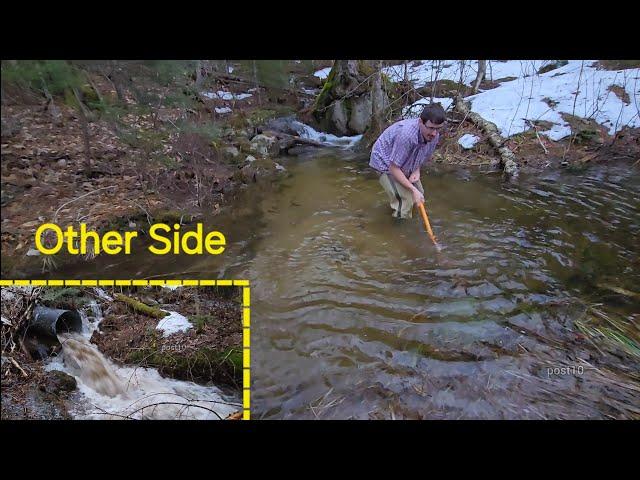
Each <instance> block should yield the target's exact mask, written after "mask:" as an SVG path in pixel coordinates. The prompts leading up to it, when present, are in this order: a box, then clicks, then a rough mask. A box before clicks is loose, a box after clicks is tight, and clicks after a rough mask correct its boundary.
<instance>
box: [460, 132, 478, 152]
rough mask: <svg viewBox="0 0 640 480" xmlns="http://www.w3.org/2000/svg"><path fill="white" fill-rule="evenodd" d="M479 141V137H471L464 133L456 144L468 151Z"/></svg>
mask: <svg viewBox="0 0 640 480" xmlns="http://www.w3.org/2000/svg"><path fill="white" fill-rule="evenodd" d="M479 140H480V138H479V137H477V136H475V135H471V134H469V133H465V134H464V135H463V136H461V137H460V138H459V139H458V143H459V144H460V146H461V147H462V148H465V149H470V148H473V147H474V146H475V144H476V143H478V141H479Z"/></svg>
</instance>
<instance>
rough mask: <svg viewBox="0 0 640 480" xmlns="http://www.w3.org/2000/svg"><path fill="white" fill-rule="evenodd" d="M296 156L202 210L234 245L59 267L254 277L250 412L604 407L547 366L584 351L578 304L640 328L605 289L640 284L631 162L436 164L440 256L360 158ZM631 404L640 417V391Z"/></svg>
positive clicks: (383, 414) (549, 412) (86, 274)
mask: <svg viewBox="0 0 640 480" xmlns="http://www.w3.org/2000/svg"><path fill="white" fill-rule="evenodd" d="M285 166H286V168H287V170H288V173H289V175H288V176H287V178H285V179H284V180H283V181H281V182H280V183H278V184H277V186H275V187H270V188H265V189H263V190H261V189H260V188H258V187H256V188H251V189H249V190H248V191H247V192H246V194H245V195H244V196H242V197H241V198H240V199H239V200H238V202H236V204H235V206H234V207H233V209H232V210H230V211H229V212H227V213H225V214H221V215H218V216H216V217H213V218H210V219H207V220H206V222H205V227H209V228H211V229H213V228H215V229H218V230H220V231H222V232H224V233H225V235H226V237H227V241H228V244H229V247H228V249H227V251H226V252H225V253H224V254H223V255H218V256H206V255H205V256H189V257H174V256H166V257H163V259H162V261H161V262H160V261H158V257H155V256H152V255H150V254H149V253H148V252H147V251H146V250H143V249H140V254H139V255H136V256H131V257H130V258H123V257H115V260H114V257H111V258H106V257H104V256H100V257H98V258H97V259H96V260H95V261H94V262H93V263H81V264H78V265H76V266H73V267H72V268H68V269H65V270H64V271H62V272H56V275H57V276H58V277H59V278H65V277H67V278H96V273H95V272H96V271H100V272H101V275H100V278H112V277H114V276H117V277H118V278H129V277H131V278H144V277H146V276H150V275H158V274H178V273H180V272H188V273H187V274H183V275H178V276H177V278H180V277H182V278H243V279H244V278H246V279H249V280H250V281H251V305H252V315H251V318H252V343H251V345H252V365H251V366H252V382H253V383H252V412H253V413H252V416H253V418H576V417H578V418H586V417H588V418H601V417H605V414H606V412H605V411H604V410H603V408H604V407H602V405H601V404H600V400H598V398H602V395H608V393H607V391H606V389H605V388H604V387H601V386H599V384H598V383H597V382H596V380H595V377H593V376H589V375H587V374H584V375H582V376H580V375H578V374H567V375H557V376H554V377H553V378H551V376H550V375H549V373H548V370H544V369H542V367H541V365H566V364H567V362H574V365H573V366H575V362H578V361H582V360H584V361H585V362H589V361H590V357H589V355H588V354H587V353H585V352H586V351H587V350H584V351H581V350H580V348H579V344H578V347H576V346H575V345H573V346H572V347H571V348H572V349H573V350H572V351H569V347H567V346H565V345H563V344H562V343H559V342H558V341H556V340H554V339H555V338H563V336H566V334H567V332H570V331H573V330H575V328H574V327H573V322H574V321H576V320H577V319H578V318H580V316H581V315H583V314H584V309H582V308H581V307H580V306H581V305H585V304H587V305H593V304H597V305H598V308H600V309H601V310H602V311H604V312H608V313H609V314H611V315H613V314H615V315H617V316H618V317H619V318H623V319H624V320H625V321H626V322H629V325H631V328H635V329H636V330H637V328H638V322H639V321H640V318H639V316H638V313H640V304H639V303H638V301H637V298H636V299H634V298H633V297H626V296H624V295H619V294H616V293H615V292H614V291H611V290H610V289H609V290H607V287H603V286H602V285H605V286H606V285H613V286H614V287H615V288H624V289H627V290H631V291H638V285H640V262H639V258H640V237H639V233H640V173H639V171H638V169H637V168H635V169H634V168H632V167H631V166H630V165H628V164H624V165H609V166H593V167H591V168H589V169H587V170H585V171H583V172H580V173H570V172H557V171H556V172H548V173H542V174H538V175H528V176H527V175H523V176H522V178H521V179H520V180H519V182H518V183H517V184H505V183H503V182H502V181H501V178H500V177H499V175H492V174H481V173H468V172H466V173H465V172H458V173H444V172H436V171H434V172H431V173H429V174H425V175H424V176H423V184H424V186H425V190H426V198H427V202H428V203H427V210H428V213H429V217H430V219H431V224H432V227H433V229H434V231H435V234H436V235H437V236H438V238H439V240H440V241H441V243H442V245H443V247H444V248H443V250H442V251H441V252H440V253H438V252H436V250H435V248H434V247H433V245H431V243H430V241H429V238H428V237H427V235H426V234H425V232H424V227H423V225H422V224H421V220H420V218H419V216H418V215H416V216H415V218H414V219H412V220H409V221H396V220H394V219H392V218H391V216H390V209H389V206H388V204H387V203H386V197H385V195H384V193H383V191H382V188H381V187H380V185H379V183H378V181H377V176H375V175H374V174H373V173H372V172H370V171H369V169H368V168H367V162H366V160H365V159H359V158H353V157H351V158H349V157H344V156H342V157H337V156H334V155H333V154H327V155H326V156H316V157H314V158H307V159H298V160H292V161H289V162H287V163H285ZM103 257H104V258H103ZM96 264H97V265H98V267H96ZM115 272H117V275H116V273H115ZM584 342H585V345H586V342H587V341H586V340H584ZM576 349H577V350H576ZM542 358H544V359H545V360H544V362H546V363H544V362H543V361H542V360H541V359H542ZM554 362H555V363H554ZM587 365H588V364H587ZM589 392H590V393H592V394H593V395H592V396H589V395H588V393H589ZM621 395H622V394H621ZM599 396H600V397H599ZM579 398H584V400H582V401H579V400H578V399H579ZM623 400H625V399H624V398H620V397H617V398H616V401H623ZM626 401H627V402H631V403H632V404H635V405H636V407H638V409H639V410H638V411H639V412H640V404H639V403H640V401H639V400H638V397H637V396H636V398H635V399H633V398H632V399H631V400H629V398H627V399H626Z"/></svg>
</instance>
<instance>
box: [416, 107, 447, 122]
mask: <svg viewBox="0 0 640 480" xmlns="http://www.w3.org/2000/svg"><path fill="white" fill-rule="evenodd" d="M420 118H421V119H422V122H423V123H426V122H427V120H429V121H430V122H431V123H433V124H435V125H439V124H441V123H443V122H444V121H445V120H446V118H447V117H446V115H445V114H444V108H442V105H440V104H439V103H430V104H428V105H425V107H424V108H423V109H422V113H421V114H420Z"/></svg>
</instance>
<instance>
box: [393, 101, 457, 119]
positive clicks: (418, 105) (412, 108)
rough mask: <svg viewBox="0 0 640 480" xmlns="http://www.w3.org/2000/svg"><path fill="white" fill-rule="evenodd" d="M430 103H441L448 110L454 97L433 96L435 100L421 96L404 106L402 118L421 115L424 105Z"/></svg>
mask: <svg viewBox="0 0 640 480" xmlns="http://www.w3.org/2000/svg"><path fill="white" fill-rule="evenodd" d="M430 103H439V104H440V105H442V108H444V109H445V110H448V109H449V107H450V106H451V105H452V104H453V98H448V97H443V98H433V100H431V99H429V98H421V99H420V100H418V101H417V102H414V103H412V104H411V105H409V106H408V107H404V108H403V109H402V118H407V117H418V116H420V112H422V106H423V105H428V104H430Z"/></svg>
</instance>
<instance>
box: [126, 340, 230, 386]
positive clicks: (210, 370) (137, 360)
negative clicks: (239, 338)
mask: <svg viewBox="0 0 640 480" xmlns="http://www.w3.org/2000/svg"><path fill="white" fill-rule="evenodd" d="M126 362H127V363H134V364H137V365H140V366H145V367H154V368H157V369H158V370H159V371H160V372H162V373H164V374H167V375H171V376H173V377H176V378H181V379H189V380H193V379H199V380H215V381H221V382H224V383H227V384H239V383H240V382H241V379H242V350H241V349H239V348H230V349H227V350H224V351H219V350H215V349H213V348H208V347H205V348H201V349H199V350H197V351H196V352H195V353H190V354H189V355H184V354H182V353H181V352H180V351H179V350H172V349H171V348H168V347H165V348H164V349H161V350H158V349H156V348H144V349H140V350H134V351H132V352H131V353H130V354H129V355H128V356H127V358H126Z"/></svg>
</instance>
